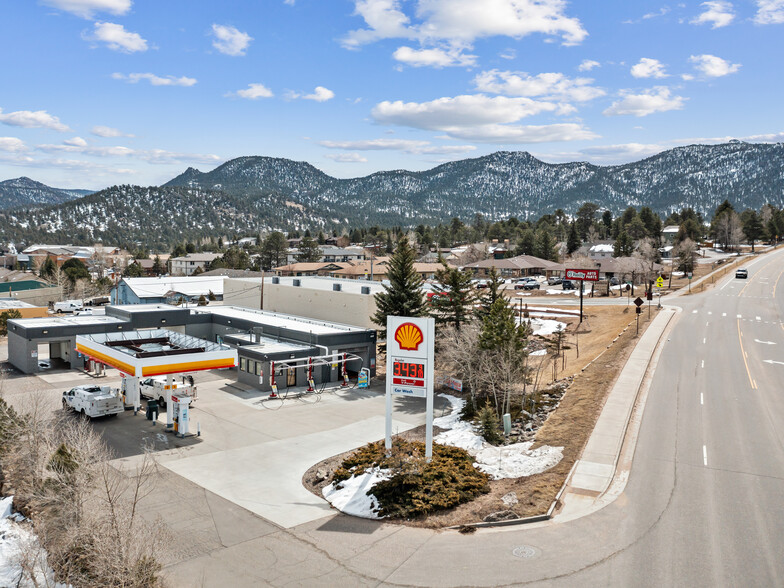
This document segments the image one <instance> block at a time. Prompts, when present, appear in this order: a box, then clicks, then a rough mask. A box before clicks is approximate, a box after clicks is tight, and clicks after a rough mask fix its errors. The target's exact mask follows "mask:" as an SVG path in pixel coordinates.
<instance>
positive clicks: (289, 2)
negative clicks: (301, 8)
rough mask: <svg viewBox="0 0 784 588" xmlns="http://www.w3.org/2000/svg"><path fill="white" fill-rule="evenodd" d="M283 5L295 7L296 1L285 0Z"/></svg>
mask: <svg viewBox="0 0 784 588" xmlns="http://www.w3.org/2000/svg"><path fill="white" fill-rule="evenodd" d="M283 4H287V5H288V6H294V0H283Z"/></svg>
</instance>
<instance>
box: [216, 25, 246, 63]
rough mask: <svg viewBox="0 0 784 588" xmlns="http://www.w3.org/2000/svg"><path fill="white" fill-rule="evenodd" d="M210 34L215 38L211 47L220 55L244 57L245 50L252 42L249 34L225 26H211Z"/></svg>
mask: <svg viewBox="0 0 784 588" xmlns="http://www.w3.org/2000/svg"><path fill="white" fill-rule="evenodd" d="M212 34H213V35H214V36H215V40H214V41H213V42H212V46H213V47H215V48H216V49H217V50H218V51H220V52H221V53H223V54H225V55H231V56H234V57H236V56H239V55H245V50H246V49H247V48H248V45H250V42H251V41H252V40H253V37H251V36H250V35H249V34H247V33H243V32H242V31H240V30H238V29H236V28H235V27H230V26H226V25H219V24H214V25H212Z"/></svg>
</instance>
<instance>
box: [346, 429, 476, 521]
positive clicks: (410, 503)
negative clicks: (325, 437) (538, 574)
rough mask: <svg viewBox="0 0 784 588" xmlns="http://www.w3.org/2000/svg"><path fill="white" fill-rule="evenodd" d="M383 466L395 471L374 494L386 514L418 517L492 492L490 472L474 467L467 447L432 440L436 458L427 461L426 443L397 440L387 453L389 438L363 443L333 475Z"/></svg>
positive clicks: (372, 491)
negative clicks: (386, 446)
mask: <svg viewBox="0 0 784 588" xmlns="http://www.w3.org/2000/svg"><path fill="white" fill-rule="evenodd" d="M373 467H379V468H382V469H389V470H391V477H390V478H389V479H388V480H384V481H382V482H379V483H378V484H376V485H375V486H374V487H373V488H372V490H370V492H369V493H371V494H373V495H374V496H375V497H376V498H377V499H378V503H379V506H380V509H379V514H381V515H382V516H387V517H399V518H413V517H418V516H425V515H428V514H431V513H433V512H436V511H439V510H443V509H447V508H454V507H455V506H457V505H459V504H462V503H464V502H469V501H471V500H473V499H474V498H476V497H477V496H479V495H480V494H484V493H486V492H488V491H489V485H488V482H489V477H488V476H487V474H484V473H482V472H480V471H479V470H477V469H476V468H475V467H474V459H473V458H472V457H471V455H469V453H468V452H467V451H465V450H464V449H460V448H457V447H450V446H447V445H439V444H437V443H436V444H434V445H433V459H432V460H431V461H430V463H428V462H427V461H426V460H425V444H424V443H421V442H419V441H404V440H401V439H396V440H395V441H394V443H393V446H392V452H391V454H390V455H389V456H387V455H386V452H385V448H384V443H383V442H378V443H371V444H369V445H366V446H365V447H362V448H360V449H359V450H357V451H356V452H355V453H354V454H352V455H351V456H350V457H349V458H348V459H346V460H345V461H344V462H343V464H342V466H341V468H339V469H338V470H337V471H336V472H335V474H334V476H333V481H334V482H339V481H342V480H345V479H348V478H349V477H351V476H352V475H354V474H361V473H363V472H364V471H365V470H367V469H370V468H373Z"/></svg>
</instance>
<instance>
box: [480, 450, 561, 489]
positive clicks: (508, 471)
mask: <svg viewBox="0 0 784 588" xmlns="http://www.w3.org/2000/svg"><path fill="white" fill-rule="evenodd" d="M531 445H533V441H528V442H527V443H514V444H512V445H502V446H501V447H493V446H492V445H491V446H488V447H485V448H484V449H482V450H481V451H480V452H479V453H477V454H476V455H475V456H474V459H476V463H475V464H474V466H475V467H477V468H478V469H480V470H482V471H483V472H484V473H486V474H488V475H489V476H490V477H491V478H493V480H501V479H504V478H523V477H525V476H533V475H534V474H541V473H542V472H544V471H547V470H549V469H550V468H551V467H553V466H556V465H558V462H559V461H561V459H563V447H550V446H548V445H544V446H543V447H539V448H537V449H531Z"/></svg>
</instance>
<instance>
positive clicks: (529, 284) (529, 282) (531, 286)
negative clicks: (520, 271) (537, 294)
mask: <svg viewBox="0 0 784 588" xmlns="http://www.w3.org/2000/svg"><path fill="white" fill-rule="evenodd" d="M538 289H539V282H537V281H536V280H534V279H533V278H528V279H526V280H523V281H522V282H517V283H516V284H515V290H538Z"/></svg>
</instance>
